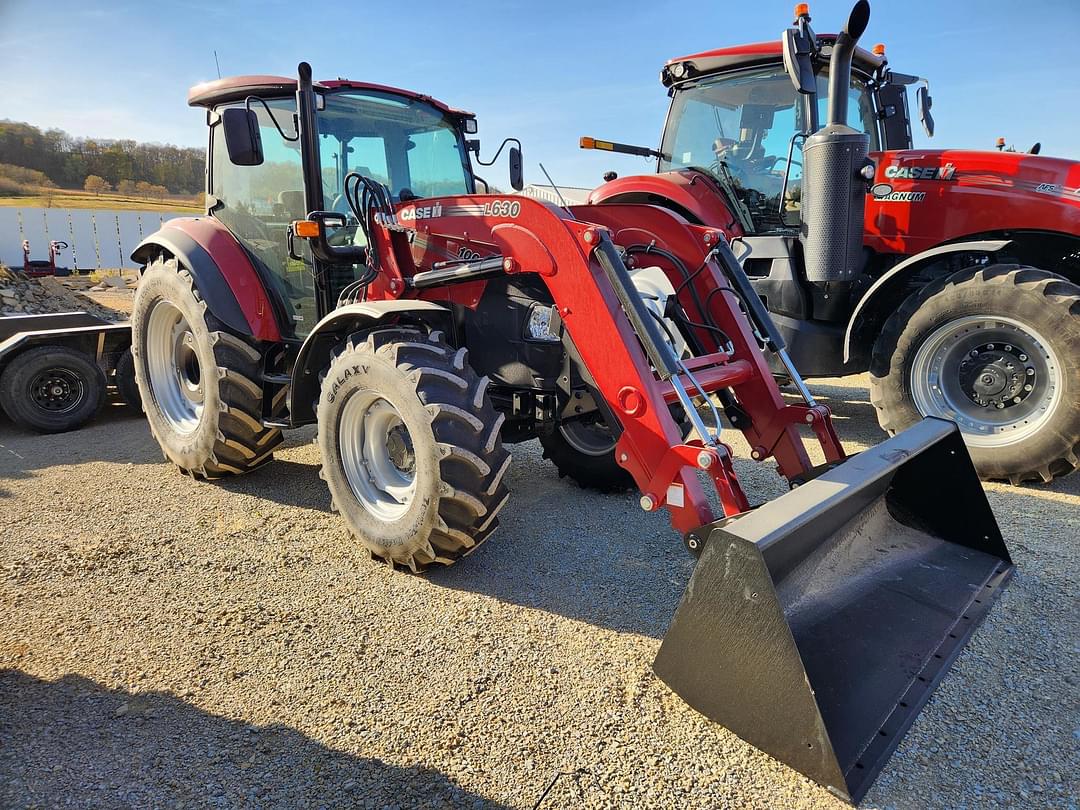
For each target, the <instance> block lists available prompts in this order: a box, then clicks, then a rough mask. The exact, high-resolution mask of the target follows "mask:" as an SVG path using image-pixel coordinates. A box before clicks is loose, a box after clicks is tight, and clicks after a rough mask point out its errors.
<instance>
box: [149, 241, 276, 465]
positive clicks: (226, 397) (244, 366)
mask: <svg viewBox="0 0 1080 810" xmlns="http://www.w3.org/2000/svg"><path fill="white" fill-rule="evenodd" d="M131 332H132V335H131V337H132V341H131V348H132V354H133V355H134V359H135V380H136V382H137V384H138V388H139V396H140V398H141V400H142V406H143V411H144V412H145V413H146V419H147V421H148V422H149V423H150V430H151V432H152V433H153V434H154V438H156V439H157V441H158V444H159V445H161V449H162V452H163V453H164V454H165V457H166V458H167V459H169V460H170V461H172V462H173V463H174V464H176V465H177V466H178V467H180V469H181V470H183V471H184V472H186V473H188V474H190V475H192V476H195V475H199V476H202V477H203V478H220V477H221V476H224V475H228V474H239V473H245V472H249V471H251V470H254V469H255V468H256V467H259V466H261V465H262V464H264V463H266V462H267V461H269V460H270V459H271V458H272V457H273V452H274V448H275V447H277V445H279V444H280V443H281V440H282V436H281V431H280V430H278V429H277V428H268V427H265V426H264V425H263V424H262V421H261V420H262V386H261V385H260V384H259V373H260V366H261V363H262V354H261V352H260V351H259V349H258V348H257V347H256V346H254V345H252V343H251V342H250V341H248V340H244V339H243V338H240V337H238V336H236V335H233V334H232V333H230V332H227V331H225V329H224V328H223V325H222V324H221V323H220V322H219V321H218V320H217V319H216V318H215V317H214V315H213V314H212V313H211V312H210V311H209V310H208V308H207V306H206V303H205V302H204V301H203V300H202V297H201V296H200V295H199V290H198V287H197V285H196V284H195V280H194V279H193V278H192V276H191V274H190V273H189V272H188V271H187V270H185V269H184V268H183V267H181V266H180V265H178V264H177V262H176V260H175V259H158V260H157V261H155V262H153V263H151V264H150V265H148V266H147V268H146V270H145V271H144V273H143V276H142V280H141V281H140V282H139V289H138V291H137V292H136V294H135V304H134V307H133V308H132V315H131Z"/></svg>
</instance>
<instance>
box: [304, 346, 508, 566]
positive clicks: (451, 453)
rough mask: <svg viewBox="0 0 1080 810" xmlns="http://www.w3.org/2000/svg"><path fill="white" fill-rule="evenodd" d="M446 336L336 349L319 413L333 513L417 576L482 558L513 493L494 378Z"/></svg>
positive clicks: (376, 551) (372, 548)
mask: <svg viewBox="0 0 1080 810" xmlns="http://www.w3.org/2000/svg"><path fill="white" fill-rule="evenodd" d="M466 358H467V352H466V350H465V349H458V350H456V351H455V350H454V349H453V348H451V347H450V346H448V345H447V344H446V343H444V342H443V340H442V337H441V335H440V334H439V333H432V334H431V335H425V334H423V333H422V332H418V331H414V330H408V329H381V330H378V331H375V332H371V333H370V334H368V335H354V336H352V337H350V338H348V339H347V340H345V341H344V342H343V343H342V344H341V345H339V346H338V347H337V349H336V350H335V352H334V355H333V358H332V359H331V361H330V366H329V367H328V368H327V369H326V372H325V374H324V375H323V378H322V390H321V392H320V397H319V402H318V405H317V411H318V423H319V436H318V444H319V449H320V451H321V454H322V462H323V466H322V472H321V473H320V474H321V476H322V478H323V479H324V480H325V481H326V483H327V486H328V487H329V489H330V496H331V498H332V503H333V508H334V509H335V511H337V512H338V513H340V514H341V516H342V518H343V519H344V520H345V524H346V525H347V526H348V528H349V530H350V531H351V532H352V533H353V535H354V536H355V537H356V538H357V539H358V540H359V541H360V543H361V544H362V545H363V546H364V548H366V549H367V550H368V551H369V552H371V554H372V556H373V557H376V558H379V559H383V560H385V561H387V562H389V563H391V564H392V565H395V566H399V567H403V568H407V569H408V570H410V571H413V572H414V573H416V572H420V571H423V570H425V569H427V568H429V567H431V566H435V565H450V564H452V563H454V562H455V561H457V560H458V559H460V558H461V557H463V556H465V555H466V554H469V553H471V552H472V551H473V550H474V549H476V547H477V546H479V545H480V543H482V542H484V541H485V540H486V539H487V538H488V537H490V536H491V533H492V532H493V531H494V530H495V527H496V526H497V525H498V518H497V515H498V513H499V510H500V509H501V508H502V507H503V505H504V504H505V503H506V501H507V498H508V497H509V493H508V492H507V489H506V484H505V482H504V476H505V474H506V470H507V469H508V468H509V466H510V454H509V453H507V452H506V450H505V449H503V446H502V441H501V440H500V436H499V429H500V427H501V426H502V422H503V416H502V414H498V413H496V411H495V409H494V408H493V407H492V405H491V401H490V399H489V398H488V396H487V393H486V391H487V378H486V377H484V378H480V377H477V375H476V374H475V373H474V372H473V370H472V369H471V368H470V367H469V365H468V362H467V359H466Z"/></svg>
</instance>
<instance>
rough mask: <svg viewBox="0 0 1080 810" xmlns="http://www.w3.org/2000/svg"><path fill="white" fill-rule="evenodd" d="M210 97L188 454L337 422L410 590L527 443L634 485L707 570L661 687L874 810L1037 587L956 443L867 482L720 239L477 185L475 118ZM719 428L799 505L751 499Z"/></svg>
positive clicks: (940, 444)
mask: <svg viewBox="0 0 1080 810" xmlns="http://www.w3.org/2000/svg"><path fill="white" fill-rule="evenodd" d="M189 101H190V103H192V104H195V105H198V106H202V107H205V108H206V109H207V120H208V124H209V129H210V149H209V164H210V165H209V171H208V193H209V204H208V212H207V215H206V216H204V217H194V218H187V219H173V220H170V221H169V222H168V223H167V224H166V225H165V227H163V228H162V229H161V230H160V231H158V232H157V233H156V234H154V235H153V236H151V237H149V238H148V239H147V240H146V241H145V242H143V243H142V244H141V245H140V246H139V247H138V248H137V250H136V251H135V254H134V255H135V257H136V258H137V259H138V260H139V261H140V262H141V263H143V264H144V265H145V267H144V269H143V272H142V279H141V282H140V284H139V288H138V293H137V295H136V299H135V304H134V312H133V315H132V322H133V329H134V352H135V358H136V373H137V377H138V384H139V388H140V391H141V393H142V401H143V404H144V409H145V411H146V415H147V418H148V420H149V423H150V427H151V429H152V431H153V434H154V436H155V437H156V438H157V440H158V442H159V443H160V445H161V447H162V450H163V451H164V453H165V455H166V457H167V458H168V459H170V460H171V461H173V462H174V463H175V464H176V465H178V466H179V467H180V468H181V469H182V470H184V471H185V472H187V473H189V474H191V475H192V476H193V477H194V478H215V477H218V476H222V475H226V474H230V473H243V472H248V471H251V470H254V469H257V468H260V467H262V466H263V465H264V464H267V463H269V462H270V461H271V458H272V455H273V452H274V449H275V448H276V447H277V445H278V444H279V443H280V442H281V439H282V433H281V432H282V430H283V429H287V428H290V427H296V426H300V425H306V424H311V423H317V424H318V445H319V449H320V453H321V456H322V476H323V478H324V479H325V481H326V483H327V486H328V487H329V490H330V495H331V498H332V502H333V505H334V508H335V509H336V510H337V511H338V512H339V513H340V514H341V517H342V518H343V521H344V523H345V526H346V527H347V528H348V530H349V532H350V534H351V537H352V539H351V540H350V542H354V543H356V544H357V545H358V547H360V548H363V549H366V550H368V551H370V552H371V554H372V555H373V556H374V557H377V558H380V559H382V560H385V561H388V562H389V563H391V564H392V565H394V566H397V567H400V568H405V569H409V570H411V571H413V572H417V571H421V570H424V569H426V568H429V567H431V566H438V565H449V564H451V563H454V562H455V561H457V560H459V559H460V558H461V557H464V556H466V555H467V554H469V553H470V552H472V551H473V550H474V549H476V548H477V546H478V545H479V544H480V543H481V542H483V541H484V540H485V539H487V538H488V537H490V536H491V533H492V532H493V530H494V529H495V527H496V525H497V521H498V514H499V511H500V510H501V509H503V508H504V507H505V506H506V503H507V499H508V492H507V487H506V480H507V479H506V471H507V468H508V466H509V464H510V461H511V459H510V456H509V454H508V453H507V451H506V450H505V449H504V443H511V442H516V441H521V440H524V439H527V438H531V437H539V438H540V440H541V441H542V442H544V444H545V446H546V447H547V449H548V450H549V453H550V455H551V457H552V459H553V460H554V461H555V462H556V464H559V465H561V466H562V467H563V469H564V470H566V471H568V472H569V473H570V474H572V475H575V476H576V477H579V478H583V479H586V480H588V479H589V478H590V477H591V478H592V479H594V480H595V479H597V478H602V476H603V475H604V474H605V473H612V474H614V473H617V474H619V475H623V476H627V477H629V478H630V480H632V481H633V483H634V484H635V485H636V486H637V487H638V488H639V489H640V491H641V501H640V502H641V506H642V508H644V509H645V510H648V511H652V510H656V509H659V508H661V507H664V508H666V509H667V510H668V511H669V513H670V517H671V521H672V524H673V525H674V527H675V528H676V529H677V531H678V532H679V533H680V535H682V537H683V539H684V542H685V543H686V546H687V548H688V549H689V550H690V551H691V552H692V553H694V554H695V555H698V556H699V559H698V562H697V566H696V568H695V572H694V574H693V579H692V581H691V584H690V586H689V587H688V589H687V593H686V596H685V597H684V599H683V602H682V604H681V605H680V607H679V609H678V612H677V613H676V616H675V618H674V619H673V621H672V625H671V628H670V630H669V632H668V634H667V636H666V638H665V640H664V643H663V646H662V648H661V650H660V652H659V654H658V656H657V659H656V662H655V664H654V669H655V670H656V672H657V673H658V674H659V676H660V677H661V678H662V679H664V681H665V682H667V683H668V684H669V685H671V687H672V688H673V689H675V690H676V691H677V692H678V693H679V694H680V695H681V696H682V697H683V698H684V699H686V700H687V701H688V702H689V703H690V704H691V705H693V706H695V707H696V708H697V709H699V710H700V711H702V712H703V713H705V714H706V715H708V716H709V717H711V718H713V719H715V720H718V721H719V722H722V723H724V724H725V725H727V726H728V727H730V728H731V729H732V730H734V731H735V732H736V733H737V734H739V735H741V736H742V737H744V738H745V739H746V740H748V741H749V742H751V743H753V744H754V745H757V746H759V747H760V748H762V749H764V750H766V751H768V752H770V753H772V754H773V755H774V756H776V757H778V758H779V759H781V760H783V761H785V762H787V763H789V764H791V765H792V767H795V768H797V769H799V770H800V771H802V772H803V773H805V774H807V775H809V776H811V777H812V778H814V779H816V780H818V781H819V782H821V783H822V784H824V785H827V786H829V787H830V788H831V789H832V790H834V791H835V792H836V793H838V794H839V795H841V796H845V797H849V798H852V799H856V800H857V799H858V798H859V796H861V795H862V794H863V793H864V792H865V790H866V789H867V787H868V786H869V784H870V782H871V781H872V779H873V777H874V775H875V774H876V773H877V771H878V770H879V769H880V768H881V767H882V765H883V764H884V762H885V760H886V759H887V757H888V755H889V754H890V753H891V751H892V750H893V748H894V747H895V746H896V744H897V742H898V741H899V739H900V738H901V737H902V735H903V733H904V732H905V730H906V729H907V727H908V726H909V725H910V723H911V722H912V719H913V717H914V714H915V713H916V712H917V711H918V710H919V708H921V706H922V705H923V704H924V703H925V701H926V700H927V698H928V696H929V694H930V692H931V691H932V688H933V686H934V684H936V683H937V681H938V680H939V679H940V678H941V677H942V675H943V674H944V672H945V670H946V668H947V666H948V664H949V662H951V660H952V659H953V658H954V657H955V656H956V655H957V654H958V652H959V650H960V648H961V647H962V646H963V644H964V643H965V642H966V640H967V638H968V637H969V636H970V634H971V633H972V632H973V630H974V628H975V626H976V625H977V624H978V622H979V621H980V620H981V619H982V618H983V616H984V615H985V614H986V611H987V610H988V609H989V607H990V605H991V603H992V601H993V599H994V597H995V596H996V595H997V594H998V593H999V592H1000V590H1001V588H1002V586H1003V585H1004V583H1005V582H1006V581H1007V579H1008V577H1009V575H1010V574H1011V572H1012V564H1011V562H1010V560H1009V555H1008V552H1007V551H1006V548H1005V545H1004V543H1003V541H1002V538H1001V535H1000V532H999V530H998V527H997V524H996V522H995V520H994V517H993V515H992V513H991V512H990V510H989V507H988V505H987V501H986V498H985V496H984V495H983V492H982V489H981V487H980V485H979V482H978V479H977V477H976V475H975V471H974V469H973V467H972V465H971V461H970V459H969V457H968V455H967V453H966V451H965V449H964V444H963V442H962V441H961V438H960V434H959V432H958V431H957V429H956V427H955V425H953V424H952V423H950V422H947V421H944V420H936V419H928V420H925V421H924V422H921V423H920V424H918V425H916V426H915V427H913V428H912V429H910V430H908V431H905V432H904V433H901V434H900V435H898V436H896V437H895V438H893V439H890V440H889V441H886V442H885V443H884V444H882V445H880V446H879V447H877V448H874V449H871V450H868V451H865V452H863V453H861V454H859V455H858V456H856V457H853V458H851V459H848V460H846V461H845V457H844V453H843V450H842V448H841V446H840V443H839V442H838V441H837V438H836V436H835V434H834V432H833V429H832V424H831V420H830V414H829V411H828V409H827V408H825V407H824V406H822V405H820V404H818V403H817V402H815V401H814V399H813V397H812V396H811V394H810V392H809V391H808V390H806V388H805V386H802V385H801V382H800V380H799V377H798V373H797V371H796V370H795V368H794V366H793V365H792V364H791V362H790V360H789V359H788V357H787V355H786V353H785V350H784V344H783V339H782V337H781V335H780V334H779V333H778V332H777V330H776V329H775V327H774V326H773V324H772V322H771V321H770V320H769V317H768V314H767V312H766V311H765V309H764V307H763V306H762V305H761V303H760V300H759V299H758V298H757V297H756V296H755V295H754V293H753V290H752V289H751V287H750V285H749V282H748V280H747V278H746V275H745V274H744V272H743V271H742V269H741V268H740V267H739V265H738V263H737V261H736V260H735V258H734V256H733V254H732V252H731V250H730V248H729V246H728V243H727V241H726V240H725V239H724V237H723V234H722V233H721V231H720V230H719V229H717V228H712V227H704V226H700V225H689V224H687V223H686V222H685V220H684V219H682V218H681V217H680V216H678V215H676V214H673V213H671V212H670V211H665V210H663V209H662V208H656V207H652V206H644V205H609V206H589V207H577V208H565V209H564V208H556V207H554V206H551V205H548V204H545V203H543V202H540V201H538V200H534V199H530V198H527V197H515V196H506V195H490V194H486V195H479V194H476V193H475V185H476V183H477V182H478V178H477V177H475V176H474V174H473V168H472V159H471V153H472V152H476V153H478V152H479V147H478V143H477V142H476V141H470V140H468V139H467V138H466V135H467V134H471V133H472V132H475V129H476V126H475V120H474V118H473V117H472V116H471V115H470V114H469V113H465V112H461V111H458V110H454V109H451V108H449V107H447V106H445V105H443V104H440V103H439V102H437V101H434V100H432V99H430V98H428V97H426V96H422V95H418V94H415V93H409V92H406V91H402V90H394V89H391V88H387V87H380V86H376V85H370V84H360V83H354V82H346V81H335V82H324V83H321V84H315V83H313V82H312V79H311V69H310V67H309V66H308V65H306V64H302V65H301V66H300V70H299V78H298V80H292V79H286V78H280V77H270V76H256V77H242V78H236V79H225V80H219V81H215V82H211V83H209V84H207V85H200V86H199V87H196V88H194V89H193V90H192V91H191V94H190V96H189ZM511 154H512V160H511V164H512V175H513V180H512V182H513V185H515V186H516V187H517V186H520V185H521V183H520V151H518V150H514V151H513V152H512V153H511ZM515 166H516V169H515V168H514V167H515ZM853 179H854V175H852V176H851V177H847V176H841V177H839V178H838V180H837V182H838V185H839V186H840V187H843V186H850V185H851V183H852V181H853ZM846 196H850V195H846ZM857 199H858V200H861V195H860V196H858V198H857ZM841 236H843V235H841ZM856 236H857V235H856ZM774 355H775V356H776V357H777V358H778V362H780V363H781V364H782V365H783V366H784V367H785V368H786V370H787V374H788V375H789V376H790V377H791V378H792V379H793V380H794V381H795V382H796V384H797V385H798V386H799V387H800V391H801V392H802V397H803V400H802V401H801V402H799V403H797V404H786V403H785V401H784V399H783V397H782V396H781V394H780V391H779V389H778V388H777V386H776V383H775V380H774V378H773V375H772V373H771V372H770V370H769V366H768V360H767V356H774ZM714 397H715V399H714ZM718 409H723V410H724V411H726V415H727V417H728V419H729V420H730V422H732V423H733V424H734V425H735V426H736V427H737V428H738V429H739V430H741V431H742V433H743V434H744V436H746V438H747V439H748V441H749V443H750V445H751V447H753V448H754V450H753V455H754V457H755V458H757V459H760V460H764V459H767V458H771V459H775V461H776V463H777V465H778V467H779V471H780V474H781V475H783V476H784V477H785V478H787V479H788V480H789V481H790V482H791V483H792V485H795V484H798V485H799V486H798V487H797V488H794V489H792V491H791V492H789V493H787V494H785V495H784V496H782V497H781V498H779V499H777V500H775V501H773V502H771V503H768V504H765V505H762V506H760V507H759V508H756V509H752V508H751V504H750V501H749V499H748V497H747V495H746V493H744V492H743V490H742V489H741V487H740V486H739V481H738V479H737V478H736V476H735V473H734V470H733V465H732V458H731V451H730V449H729V448H728V447H727V446H726V445H725V444H724V443H723V441H722V435H721V431H722V427H723V425H722V422H721V416H720V413H719V410H718ZM699 411H704V412H705V413H707V414H708V416H706V417H702V416H701V415H700V412H699ZM601 426H603V427H601ZM800 427H803V428H809V429H811V430H812V431H813V434H814V435H815V437H816V439H817V441H818V442H819V443H820V445H821V447H822V449H823V452H824V456H825V458H826V459H827V464H825V465H824V466H823V467H817V468H815V467H814V466H813V465H812V464H811V462H810V459H809V457H808V455H807V451H806V448H805V447H804V444H803V440H802V438H801V437H800V433H799V429H800ZM612 446H613V448H612ZM597 459H599V462H598V461H597ZM613 464H614V465H617V466H616V467H614V469H611V467H610V465H613ZM703 482H705V483H707V484H708V485H709V486H710V487H711V488H712V489H714V490H715V493H716V496H717V497H716V499H715V500H714V501H710V500H709V499H708V498H707V497H706V495H705V489H704V486H703ZM714 503H715V506H714V505H713V504H714ZM943 504H946V505H947V508H942V506H943Z"/></svg>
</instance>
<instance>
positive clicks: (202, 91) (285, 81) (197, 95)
mask: <svg viewBox="0 0 1080 810" xmlns="http://www.w3.org/2000/svg"><path fill="white" fill-rule="evenodd" d="M315 89H316V90H342V89H354V90H376V91H379V92H381V93H393V94H395V95H399V96H405V97H406V98H412V99H416V100H418V101H424V102H427V103H428V104H431V105H432V106H433V107H437V108H438V109H440V110H442V111H443V112H445V113H449V114H450V115H454V116H457V117H459V118H474V117H475V116H474V114H473V113H471V112H468V111H466V110H458V109H455V108H454V107H450V106H449V105H447V104H444V103H443V102H441V101H439V100H438V99H434V98H432V97H431V96H426V95H424V94H423V93H416V92H414V91H412V90H402V89H401V88H400V87H389V86H387V85H385V84H371V83H369V82H353V81H349V80H347V79H335V80H333V81H325V82H316V83H315ZM295 92H296V79H291V78H289V77H288V76H228V77H226V78H224V79H214V80H213V81H210V82H203V83H202V84H197V85H195V86H194V87H192V88H191V89H190V90H188V105H189V106H191V107H206V108H210V107H215V106H217V105H218V104H225V103H227V102H230V101H240V100H242V99H245V98H247V97H248V96H260V97H264V98H272V97H280V96H288V95H292V94H293V93H295Z"/></svg>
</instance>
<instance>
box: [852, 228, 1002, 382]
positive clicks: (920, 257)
mask: <svg viewBox="0 0 1080 810" xmlns="http://www.w3.org/2000/svg"><path fill="white" fill-rule="evenodd" d="M1010 244H1012V240H1010V239H992V240H983V241H978V242H951V243H949V244H947V245H938V246H937V247H935V248H931V249H930V250H924V251H923V252H922V253H916V254H915V255H914V256H909V257H908V258H906V259H904V260H903V261H902V262H900V263H899V264H898V265H896V266H895V267H892V268H891V269H890V270H889V271H888V272H887V273H885V274H884V275H882V276H881V277H880V278H879V279H878V280H877V281H875V282H874V283H873V284H871V285H870V289H868V290H867V291H866V294H865V295H863V297H862V298H860V299H859V303H858V304H856V305H855V309H854V311H853V312H852V313H851V317H850V318H849V319H848V322H847V329H845V330H844V362H845V363H847V362H848V361H849V360H850V359H851V338H852V333H853V332H854V328H855V323H856V321H857V320H858V319H859V317H860V316H861V315H862V314H864V313H866V312H868V311H870V310H872V309H873V307H874V305H876V304H877V303H878V302H879V301H881V300H883V299H884V296H885V295H886V294H887V292H888V291H889V289H890V288H891V287H892V285H893V284H894V283H896V282H899V281H903V280H904V279H905V278H907V277H908V276H910V275H912V274H914V273H916V272H918V270H919V268H920V267H922V266H923V265H925V264H927V263H929V262H934V261H937V260H938V259H940V258H941V257H943V256H947V255H949V254H952V253H985V254H988V255H992V254H995V253H999V252H1000V251H1002V250H1004V249H1005V248H1006V247H1008V246H1009V245H1010ZM899 303H900V302H899V301H896V302H895V304H897V305H899Z"/></svg>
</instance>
